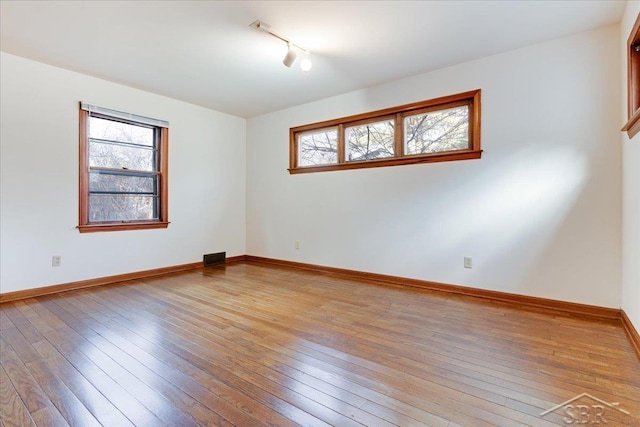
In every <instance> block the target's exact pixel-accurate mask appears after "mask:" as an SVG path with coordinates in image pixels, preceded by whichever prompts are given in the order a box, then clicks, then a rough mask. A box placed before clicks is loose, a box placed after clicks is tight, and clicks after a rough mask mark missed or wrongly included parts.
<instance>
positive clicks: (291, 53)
mask: <svg viewBox="0 0 640 427" xmlns="http://www.w3.org/2000/svg"><path fill="white" fill-rule="evenodd" d="M287 48H288V49H287V54H286V55H285V57H284V59H283V60H282V63H283V64H284V65H285V67H287V68H291V66H292V65H293V63H294V62H296V58H297V57H298V54H297V53H296V51H295V49H294V48H293V47H292V46H291V44H290V43H287Z"/></svg>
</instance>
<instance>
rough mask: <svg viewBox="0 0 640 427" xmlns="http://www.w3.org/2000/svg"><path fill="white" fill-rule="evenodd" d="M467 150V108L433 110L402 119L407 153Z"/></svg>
mask: <svg viewBox="0 0 640 427" xmlns="http://www.w3.org/2000/svg"><path fill="white" fill-rule="evenodd" d="M467 149H469V107H468V106H466V105H465V106H462V107H455V108H449V109H446V110H440V111H432V112H429V113H425V114H418V115H415V116H410V117H406V118H405V119H404V152H405V154H407V155H411V154H425V153H439V152H441V151H455V150H467Z"/></svg>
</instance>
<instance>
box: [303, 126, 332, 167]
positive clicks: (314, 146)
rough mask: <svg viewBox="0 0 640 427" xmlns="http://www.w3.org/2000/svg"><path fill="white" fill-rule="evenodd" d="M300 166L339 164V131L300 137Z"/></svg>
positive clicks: (329, 130) (320, 132)
mask: <svg viewBox="0 0 640 427" xmlns="http://www.w3.org/2000/svg"><path fill="white" fill-rule="evenodd" d="M298 146H299V147H300V166H314V165H327V164H333V163H337V162H338V130H337V129H325V130H322V131H319V132H314V133H307V134H302V135H300V137H299V139H298Z"/></svg>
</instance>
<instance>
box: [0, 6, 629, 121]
mask: <svg viewBox="0 0 640 427" xmlns="http://www.w3.org/2000/svg"><path fill="white" fill-rule="evenodd" d="M625 4H626V1H607V0H601V1H42V2H40V1H6V0H2V1H1V2H0V27H1V39H0V49H1V50H3V51H5V52H8V53H12V54H15V55H19V56H23V57H26V58H31V59H34V60H36V61H41V62H45V63H48V64H52V65H56V66H59V67H62V68H67V69H70V70H74V71H78V72H81V73H85V74H89V75H92V76H97V77H101V78H104V79H107V80H111V81H114V82H118V83H122V84H125V85H128V86H133V87H136V88H140V89H144V90H147V91H150V92H155V93H158V94H162V95H166V96H169V97H172V98H176V99H180V100H184V101H187V102H191V103H194V104H198V105H202V106H206V107H209V108H212V109H215V110H218V111H223V112H226V113H229V114H234V115H237V116H241V117H252V116H256V115H259V114H263V113H266V112H270V111H276V110H280V109H283V108H287V107H291V106H294V105H299V104H303V103H305V102H309V101H313V100H317V99H321V98H325V97H328V96H333V95H337V94H340V93H344V92H349V91H352V90H356V89H361V88H364V87H368V86H373V85H377V84H381V83H384V82H387V81H391V80H396V79H399V78H402V77H408V76H411V75H415V74H420V73H423V72H426V71H429V70H434V69H438V68H442V67H445V66H448V65H452V64H456V63H460V62H464V61H468V60H471V59H474V58H480V57H483V56H487V55H491V54H495V53H498V52H503V51H507V50H511V49H515V48H518V47H521V46H525V45H528V44H532V43H536V42H540V41H544V40H549V39H552V38H556V37H560V36H563V35H568V34H572V33H576V32H580V31H584V30H587V29H591V28H597V27H600V26H604V25H607V24H612V23H615V22H618V21H619V20H620V18H621V17H622V14H623V11H624V7H625ZM256 19H260V20H261V21H263V22H266V23H268V24H270V25H271V27H272V30H273V31H275V32H277V33H279V34H281V35H283V36H284V37H287V38H289V39H290V40H291V41H292V42H294V43H296V44H298V45H300V46H303V47H305V48H306V49H309V50H310V51H311V59H312V60H313V69H312V70H311V72H310V73H308V74H304V73H303V72H301V71H300V68H299V67H298V63H296V64H295V65H294V66H293V67H292V68H286V67H284V66H283V65H282V62H281V61H282V58H283V57H284V55H285V53H286V45H285V44H284V43H283V42H281V41H279V40H278V39H276V38H273V37H270V36H268V35H266V34H264V33H260V32H258V31H256V30H255V29H252V28H250V27H249V24H251V23H252V22H253V21H254V20H256Z"/></svg>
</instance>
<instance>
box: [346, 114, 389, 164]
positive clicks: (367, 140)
mask: <svg viewBox="0 0 640 427" xmlns="http://www.w3.org/2000/svg"><path fill="white" fill-rule="evenodd" d="M394 128H395V120H393V119H391V120H385V121H382V122H376V123H368V124H366V125H362V126H354V127H350V128H346V129H345V141H346V144H345V146H346V150H347V153H346V154H347V155H346V159H347V160H350V161H358V160H370V159H383V158H385V157H393V156H394V149H393V146H394V144H393V138H394V136H393V135H394Z"/></svg>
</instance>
